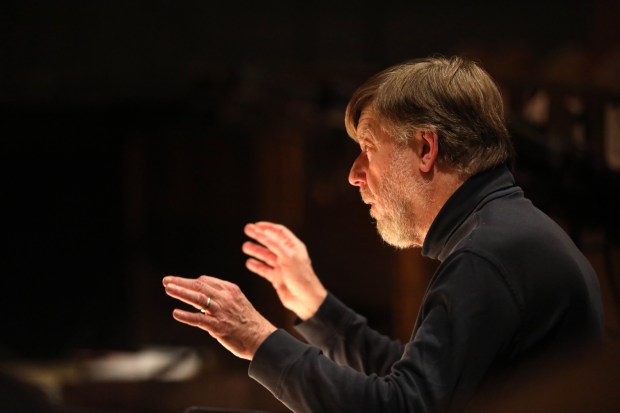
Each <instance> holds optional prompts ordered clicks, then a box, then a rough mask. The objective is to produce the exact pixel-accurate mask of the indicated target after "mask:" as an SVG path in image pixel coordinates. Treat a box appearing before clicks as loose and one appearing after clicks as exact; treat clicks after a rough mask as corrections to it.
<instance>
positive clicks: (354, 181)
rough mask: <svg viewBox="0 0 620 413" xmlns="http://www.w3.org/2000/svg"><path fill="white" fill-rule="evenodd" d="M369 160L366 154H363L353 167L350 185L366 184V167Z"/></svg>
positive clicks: (354, 162) (350, 172)
mask: <svg viewBox="0 0 620 413" xmlns="http://www.w3.org/2000/svg"><path fill="white" fill-rule="evenodd" d="M367 164H368V160H367V158H366V154H364V153H361V154H360V155H359V156H358V157H357V158H356V159H355V161H353V165H352V166H351V170H350V171H349V183H350V184H351V185H353V186H362V185H364V184H365V183H366V166H367Z"/></svg>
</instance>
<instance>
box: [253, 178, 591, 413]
mask: <svg viewBox="0 0 620 413" xmlns="http://www.w3.org/2000/svg"><path fill="white" fill-rule="evenodd" d="M422 253H423V255H425V256H427V257H430V258H433V259H437V260H439V261H440V265H439V267H438V269H437V271H436V273H435V274H434V275H433V278H432V280H431V282H430V284H429V287H428V290H427V291H426V295H425V297H424V300H423V302H422V306H421V308H420V312H419V315H418V319H417V321H416V324H415V326H414V328H413V332H412V335H411V339H410V341H409V342H408V343H406V344H402V343H400V342H398V341H394V340H391V339H389V338H387V337H385V336H383V335H381V334H379V333H377V332H376V331H374V330H372V329H371V328H369V327H368V325H367V323H366V320H365V319H364V318H363V317H361V316H359V315H358V314H356V313H355V312H354V311H352V310H351V309H350V308H348V307H346V306H345V305H344V304H342V303H341V302H340V301H338V300H337V299H336V298H335V297H334V296H333V295H332V294H328V296H327V298H326V299H325V301H324V302H323V304H322V305H321V307H320V308H319V310H318V311H317V313H316V315H315V316H314V317H313V318H312V319H310V320H307V321H305V322H303V323H300V324H299V325H297V327H296V328H297V330H298V331H299V333H300V334H302V335H303V336H304V337H305V338H306V339H307V340H308V342H309V343H311V344H306V343H303V342H301V341H299V340H297V339H295V338H294V337H293V336H292V335H290V334H288V333H287V332H286V331H284V330H282V329H280V330H277V331H276V332H274V333H273V334H272V335H271V336H269V337H268V338H267V340H265V342H264V343H263V344H262V345H261V346H260V348H259V349H258V351H257V353H256V354H255V356H254V359H253V360H252V362H251V364H250V368H249V374H250V376H251V377H253V378H254V379H255V380H257V381H258V382H259V383H261V384H262V385H263V386H265V387H266V388H267V389H269V390H270V391H271V392H272V393H273V394H274V396H275V397H276V398H278V399H279V400H280V401H282V403H284V404H285V405H286V406H287V407H289V408H290V409H291V410H293V411H295V412H331V413H333V412H355V413H363V412H392V413H393V412H411V413H417V412H444V411H453V410H458V409H459V408H461V407H463V406H464V405H465V404H466V403H467V402H468V401H469V400H470V398H471V397H472V396H473V395H474V394H475V393H476V391H477V390H478V389H479V388H480V386H481V385H483V384H484V383H485V382H486V381H488V380H489V379H490V378H492V377H496V376H497V375H498V374H501V375H503V376H507V375H508V376H509V375H510V372H511V371H512V370H514V369H515V368H516V367H517V366H519V364H521V363H523V362H524V361H525V360H528V359H531V358H532V357H541V356H544V355H546V354H550V353H553V352H557V351H559V350H560V349H563V348H565V347H566V346H567V345H568V344H569V343H574V342H575V341H578V340H582V339H586V338H588V337H592V336H600V334H601V333H602V328H603V327H602V305H601V301H600V293H599V286H598V280H597V277H596V274H595V273H594V271H593V269H592V267H591V265H590V264H589V263H588V261H587V259H586V258H585V257H584V256H583V254H581V253H580V252H579V250H578V249H577V248H576V246H575V245H574V243H573V242H572V241H571V240H570V238H569V237H568V236H567V235H566V233H565V232H564V231H563V230H562V229H561V228H560V227H558V226H557V225H556V224H555V223H554V222H553V221H552V220H551V219H550V218H549V217H547V216H546V215H545V214H543V213H542V212H541V211H540V210H538V209H537V208H535V207H534V206H533V205H532V203H531V202H530V201H529V200H528V199H526V198H524V196H523V192H522V190H521V189H520V188H519V187H518V186H516V185H515V182H514V179H513V177H512V174H511V173H510V172H509V171H508V169H507V168H505V167H499V168H496V169H493V170H490V171H487V172H483V173H481V174H478V175H476V176H474V177H472V178H470V179H469V180H468V181H466V182H465V183H464V184H463V185H462V186H461V187H460V188H459V189H458V190H457V191H456V192H455V193H454V194H453V195H452V196H451V197H450V198H449V199H448V201H447V202H446V204H445V205H444V206H443V208H442V209H441V211H440V212H439V214H438V215H437V217H436V218H435V220H434V222H433V224H432V225H431V228H430V230H429V232H428V234H427V237H426V239H425V241H424V246H423V249H422Z"/></svg>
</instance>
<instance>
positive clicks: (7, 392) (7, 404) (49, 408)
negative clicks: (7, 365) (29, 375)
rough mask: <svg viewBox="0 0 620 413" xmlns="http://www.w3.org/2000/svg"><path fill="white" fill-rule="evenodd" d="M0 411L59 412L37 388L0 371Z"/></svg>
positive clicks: (8, 412)
mask: <svg viewBox="0 0 620 413" xmlns="http://www.w3.org/2000/svg"><path fill="white" fill-rule="evenodd" d="M0 413H61V410H59V409H57V408H56V406H54V405H53V403H52V402H51V400H50V399H49V398H48V397H47V395H46V394H45V393H44V392H43V391H41V390H40V389H39V388H37V387H35V386H33V385H30V384H27V383H24V382H22V381H20V380H18V379H16V378H14V377H12V376H9V375H6V374H3V373H0Z"/></svg>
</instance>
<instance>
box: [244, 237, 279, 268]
mask: <svg viewBox="0 0 620 413" xmlns="http://www.w3.org/2000/svg"><path fill="white" fill-rule="evenodd" d="M241 250H242V251H243V252H244V253H246V254H247V255H249V256H250V257H253V258H256V259H257V260H260V261H262V262H264V263H265V264H267V265H269V266H271V267H273V266H275V264H276V261H277V259H278V257H277V256H276V255H275V254H274V253H273V252H271V251H270V250H268V249H267V248H265V247H263V246H261V245H258V244H255V243H253V242H249V241H248V242H244V243H243V245H242V246H241Z"/></svg>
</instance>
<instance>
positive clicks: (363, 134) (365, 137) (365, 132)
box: [355, 125, 377, 143]
mask: <svg viewBox="0 0 620 413" xmlns="http://www.w3.org/2000/svg"><path fill="white" fill-rule="evenodd" d="M355 137H356V139H355V141H356V142H360V141H369V142H371V143H377V138H376V137H375V134H374V133H373V131H372V130H371V129H370V127H369V125H365V126H364V128H363V129H361V130H360V131H359V132H358V133H356V134H355Z"/></svg>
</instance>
